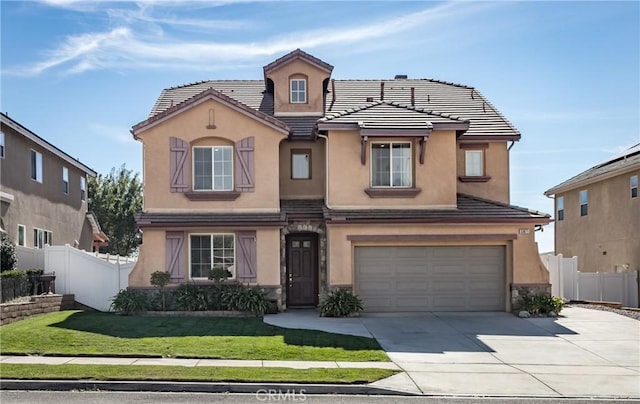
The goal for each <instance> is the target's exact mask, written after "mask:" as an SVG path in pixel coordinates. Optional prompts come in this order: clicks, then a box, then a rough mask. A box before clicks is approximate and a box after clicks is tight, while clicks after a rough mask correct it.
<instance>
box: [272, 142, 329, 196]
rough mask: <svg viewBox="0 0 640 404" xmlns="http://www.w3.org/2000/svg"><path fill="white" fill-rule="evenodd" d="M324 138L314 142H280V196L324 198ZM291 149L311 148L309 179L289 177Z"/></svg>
mask: <svg viewBox="0 0 640 404" xmlns="http://www.w3.org/2000/svg"><path fill="white" fill-rule="evenodd" d="M324 144H325V141H324V139H318V140H317V141H315V142H289V141H283V142H282V143H281V144H280V197H281V198H291V199H296V198H324V188H325V182H326V181H325V178H326V176H325V172H326V169H325V155H324ZM291 150H311V179H308V180H302V179H292V178H291Z"/></svg>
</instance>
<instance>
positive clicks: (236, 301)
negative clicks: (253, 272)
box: [221, 286, 269, 316]
mask: <svg viewBox="0 0 640 404" xmlns="http://www.w3.org/2000/svg"><path fill="white" fill-rule="evenodd" d="M221 299H222V305H223V306H224V307H225V308H226V309H227V310H238V311H245V312H248V313H253V314H255V315H256V316H261V315H263V314H264V313H265V312H266V311H267V309H268V308H269V302H268V301H267V298H266V293H265V292H264V291H262V289H260V288H259V287H243V286H238V287H235V288H227V289H224V290H222V293H221Z"/></svg>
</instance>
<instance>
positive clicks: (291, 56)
mask: <svg viewBox="0 0 640 404" xmlns="http://www.w3.org/2000/svg"><path fill="white" fill-rule="evenodd" d="M295 60H302V61H304V62H306V63H309V64H310V65H312V66H315V67H317V68H318V69H320V70H323V71H325V72H327V73H329V74H331V72H332V71H333V66H331V65H330V64H329V63H327V62H324V61H322V60H320V59H318V58H317V57H315V56H312V55H310V54H308V53H307V52H305V51H303V50H301V49H299V48H298V49H296V50H294V51H292V52H289V53H287V54H286V55H284V56H282V57H279V58H278V59H276V60H274V61H273V62H271V63H269V64H268V65H266V66H264V67H263V70H264V75H265V77H266V76H267V74H269V73H271V72H272V71H274V70H277V69H278V68H280V67H282V66H284V65H286V64H289V63H291V62H293V61H295Z"/></svg>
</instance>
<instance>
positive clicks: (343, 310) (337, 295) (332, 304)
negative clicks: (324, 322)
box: [320, 289, 364, 317]
mask: <svg viewBox="0 0 640 404" xmlns="http://www.w3.org/2000/svg"><path fill="white" fill-rule="evenodd" d="M363 309H364V306H363V304H362V300H361V299H360V298H359V297H358V296H356V295H354V294H353V293H351V291H350V290H348V289H336V290H334V291H331V292H329V294H328V295H327V296H325V297H324V298H323V299H322V301H321V302H320V315H321V316H323V317H346V316H352V315H355V314H358V313H360V312H361V311H362V310H363Z"/></svg>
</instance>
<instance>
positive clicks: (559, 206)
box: [556, 196, 564, 220]
mask: <svg viewBox="0 0 640 404" xmlns="http://www.w3.org/2000/svg"><path fill="white" fill-rule="evenodd" d="M556 212H557V213H556V218H557V219H558V220H564V196H559V197H557V198H556Z"/></svg>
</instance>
